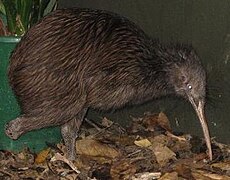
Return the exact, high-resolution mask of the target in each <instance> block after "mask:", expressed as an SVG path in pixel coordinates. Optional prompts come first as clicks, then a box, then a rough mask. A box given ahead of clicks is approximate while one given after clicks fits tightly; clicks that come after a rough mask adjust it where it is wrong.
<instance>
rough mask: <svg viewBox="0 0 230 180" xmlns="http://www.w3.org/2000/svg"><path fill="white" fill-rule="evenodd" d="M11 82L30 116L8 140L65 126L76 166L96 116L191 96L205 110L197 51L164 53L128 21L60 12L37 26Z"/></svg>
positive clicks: (15, 57) (173, 48)
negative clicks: (88, 122) (82, 132)
mask: <svg viewBox="0 0 230 180" xmlns="http://www.w3.org/2000/svg"><path fill="white" fill-rule="evenodd" d="M9 80H10V84H11V86H12V88H13V90H14V92H15V94H16V96H17V97H18V101H19V104H20V105H21V109H22V115H21V116H20V117H19V118H17V119H15V120H13V121H11V122H10V123H9V124H8V126H7V128H6V133H7V135H8V136H10V137H11V138H13V139H17V138H18V137H19V136H20V135H21V134H23V133H26V132H27V131H31V130H33V129H39V128H43V127H47V126H56V125H61V126H62V135H63V138H64V140H65V143H66V145H67V147H68V148H69V153H68V155H69V157H70V158H71V159H73V158H74V156H75V151H74V150H73V149H74V141H75V138H76V136H77V130H78V129H79V127H80V124H81V121H82V119H83V118H84V116H85V113H86V111H87V109H88V108H94V109H99V110H108V109H117V108H121V107H123V106H125V105H128V104H140V103H144V102H146V101H150V100H152V99H154V98H156V97H160V96H165V95H168V94H175V95H179V96H183V97H185V98H187V96H188V94H189V93H190V94H191V97H192V98H194V101H193V102H194V103H195V105H197V103H198V101H199V100H202V102H203V101H204V98H205V86H206V77H205V71H204V69H203V67H202V66H201V63H200V60H199V58H198V56H197V55H196V53H195V51H194V50H193V48H192V47H191V46H186V45H167V46H164V45H162V44H161V43H159V42H158V41H155V40H153V39H151V38H149V37H148V36H147V35H146V34H145V33H144V32H143V31H142V30H141V29H140V28H139V27H138V26H137V25H135V24H134V23H132V22H131V21H129V20H127V19H126V18H124V17H121V16H119V15H117V14H113V13H109V12H106V11H100V10H89V9H63V10H57V11H55V12H53V13H51V14H50V15H48V16H46V17H45V18H43V19H42V20H41V21H40V22H39V23H38V24H36V25H35V26H33V27H32V28H31V29H30V30H29V31H28V32H27V33H26V34H25V35H24V37H23V38H22V40H21V42H20V43H19V44H18V45H17V47H16V49H15V51H14V53H13V54H12V57H11V61H10V66H9ZM187 99H189V98H187ZM189 100H190V99H189ZM190 101H191V100H190ZM193 105H194V104H193Z"/></svg>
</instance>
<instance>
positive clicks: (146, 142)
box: [134, 139, 152, 147]
mask: <svg viewBox="0 0 230 180" xmlns="http://www.w3.org/2000/svg"><path fill="white" fill-rule="evenodd" d="M134 144H135V145H137V146H139V147H149V146H151V145H152V143H151V142H150V141H149V140H148V139H141V140H136V141H134Z"/></svg>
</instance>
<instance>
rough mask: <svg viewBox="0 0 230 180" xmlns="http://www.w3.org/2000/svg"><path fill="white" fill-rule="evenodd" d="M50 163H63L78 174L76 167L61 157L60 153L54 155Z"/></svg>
mask: <svg viewBox="0 0 230 180" xmlns="http://www.w3.org/2000/svg"><path fill="white" fill-rule="evenodd" d="M50 161H51V162H53V161H63V162H65V163H66V164H68V165H69V166H70V168H71V169H72V170H74V171H75V172H76V173H78V174H80V171H79V170H78V169H77V168H76V166H75V165H74V164H73V162H71V161H69V160H68V159H67V158H66V157H64V156H62V155H61V154H60V153H55V155H54V157H53V158H52V159H51V160H50Z"/></svg>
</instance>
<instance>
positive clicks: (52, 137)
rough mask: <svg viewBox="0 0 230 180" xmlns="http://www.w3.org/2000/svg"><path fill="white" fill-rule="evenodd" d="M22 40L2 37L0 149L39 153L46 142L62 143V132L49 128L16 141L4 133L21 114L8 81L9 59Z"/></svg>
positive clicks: (0, 61) (0, 51)
mask: <svg viewBox="0 0 230 180" xmlns="http://www.w3.org/2000/svg"><path fill="white" fill-rule="evenodd" d="M19 41H20V38H15V37H12V38H10V37H0V149H7V150H15V151H18V150H20V149H21V148H24V147H29V148H31V150H32V151H39V150H41V149H43V148H44V147H45V146H46V142H50V143H57V142H59V141H60V130H59V129H58V128H48V129H43V130H38V131H33V132H29V133H27V134H25V135H23V136H21V137H20V138H19V139H18V140H16V141H14V140H11V139H9V138H8V137H7V136H6V135H5V133H4V127H5V124H6V123H7V122H9V121H10V120H12V119H14V118H16V117H17V116H18V115H19V114H20V108H19V105H18V104H17V101H16V99H15V97H14V95H13V93H12V91H11V89H10V87H9V84H8V81H7V67H8V59H9V56H10V53H11V51H12V49H13V48H14V47H15V45H16V43H17V42H19Z"/></svg>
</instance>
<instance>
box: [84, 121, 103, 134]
mask: <svg viewBox="0 0 230 180" xmlns="http://www.w3.org/2000/svg"><path fill="white" fill-rule="evenodd" d="M85 121H86V122H87V123H88V124H89V125H91V126H93V127H94V128H95V129H97V130H98V131H101V128H99V127H98V126H97V125H96V124H95V123H94V122H92V121H90V120H89V119H87V118H85Z"/></svg>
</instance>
